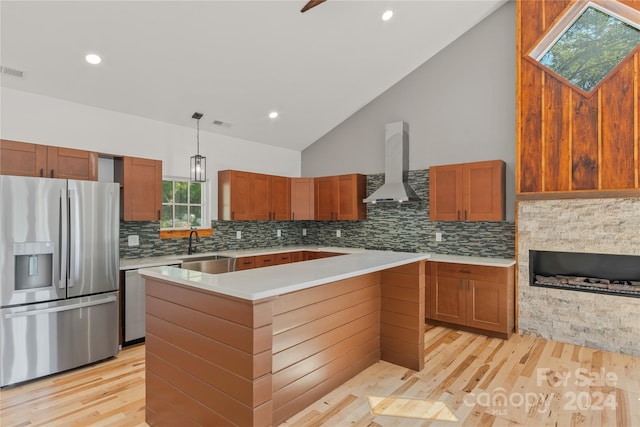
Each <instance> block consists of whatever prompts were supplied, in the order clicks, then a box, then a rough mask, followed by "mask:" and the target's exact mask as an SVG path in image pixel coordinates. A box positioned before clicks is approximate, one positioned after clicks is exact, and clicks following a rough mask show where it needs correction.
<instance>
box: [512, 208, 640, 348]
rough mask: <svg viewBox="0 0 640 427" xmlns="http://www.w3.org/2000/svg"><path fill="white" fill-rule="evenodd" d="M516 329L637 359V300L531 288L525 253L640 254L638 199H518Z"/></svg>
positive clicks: (639, 306) (639, 334) (639, 332)
mask: <svg viewBox="0 0 640 427" xmlns="http://www.w3.org/2000/svg"><path fill="white" fill-rule="evenodd" d="M517 210H518V217H517V244H518V246H517V261H518V278H517V283H518V295H517V297H518V308H519V310H518V327H519V331H520V333H522V334H525V335H534V336H540V337H543V338H547V339H551V340H556V341H561V342H566V343H570V344H576V345H582V346H586V347H590V348H595V349H601V350H607V351H612V352H616V353H625V354H631V355H634V356H640V339H639V337H640V298H625V297H621V296H615V295H602V294H594V293H587V292H572V291H567V290H561V289H547V288H541V287H533V286H529V250H530V249H531V250H544V251H560V252H591V253H603V254H622V255H640V198H639V199H635V198H623V199H619V198H611V199H567V200H527V201H519V202H518V206H517Z"/></svg>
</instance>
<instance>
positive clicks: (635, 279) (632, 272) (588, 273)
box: [529, 250, 640, 298]
mask: <svg viewBox="0 0 640 427" xmlns="http://www.w3.org/2000/svg"><path fill="white" fill-rule="evenodd" d="M529 284H530V285H531V286H540V287H544V288H555V289H566V290H571V291H580V292H594V293H600V294H609V295H619V296H627V297H636V298H640V256H637V255H611V254H596V253H580V252H553V251H532V250H530V251H529Z"/></svg>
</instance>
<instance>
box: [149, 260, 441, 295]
mask: <svg viewBox="0 0 640 427" xmlns="http://www.w3.org/2000/svg"><path fill="white" fill-rule="evenodd" d="M323 249H325V251H326V252H334V251H335V252H338V250H337V249H338V248H331V250H329V249H327V248H323ZM292 250H303V249H297V248H296V249H292ZM313 250H318V249H313ZM243 252H244V251H243ZM277 252H285V251H283V250H278V251H274V252H273V253H277ZM225 254H228V252H226V253H225ZM242 256H246V255H242ZM428 258H429V254H426V253H405V252H390V251H364V250H360V251H358V252H356V253H351V254H349V255H345V256H339V257H332V258H323V259H317V260H312V261H305V262H296V263H291V264H282V265H274V266H271V267H262V268H256V269H251V270H243V271H235V272H232V273H221V274H207V273H202V272H199V271H191V270H185V269H182V268H175V267H166V266H163V267H155V268H149V269H143V270H140V274H141V275H142V276H143V277H147V278H154V279H160V280H168V281H171V282H174V283H177V284H181V285H186V286H191V287H194V288H200V289H204V290H207V291H212V292H217V293H220V294H224V295H229V296H233V297H237V298H242V299H246V300H250V301H256V300H260V299H264V298H269V297H274V296H277V295H282V294H286V293H289V292H294V291H299V290H302V289H307V288H311V287H314V286H318V285H322V284H325V283H330V282H334V281H336V280H343V279H348V278H350V277H355V276H360V275H363V274H367V273H372V272H375V271H381V270H386V269H388V268H392V267H398V266H400V265H405V264H410V263H413V262H417V261H421V260H426V259H428Z"/></svg>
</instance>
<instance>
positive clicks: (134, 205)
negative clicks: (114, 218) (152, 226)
mask: <svg viewBox="0 0 640 427" xmlns="http://www.w3.org/2000/svg"><path fill="white" fill-rule="evenodd" d="M123 169H124V170H123V175H124V181H123V184H122V187H123V193H124V197H123V200H122V201H121V203H123V211H124V215H123V216H124V218H123V219H124V220H125V221H158V220H160V209H161V207H162V162H161V161H160V160H150V159H140V158H137V157H124V158H123Z"/></svg>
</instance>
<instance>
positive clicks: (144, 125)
mask: <svg viewBox="0 0 640 427" xmlns="http://www.w3.org/2000/svg"><path fill="white" fill-rule="evenodd" d="M0 108H1V109H0V137H1V138H3V139H11V140H16V141H25V142H32V143H38V144H45V145H56V146H62V147H70V148H81V149H85V150H91V151H97V152H100V153H106V154H114V155H124V156H136V157H145V158H151V159H158V160H162V168H163V175H164V176H175V177H188V176H189V157H191V156H193V155H194V154H195V151H196V130H195V125H196V123H195V120H193V126H192V127H183V126H177V125H172V124H168V123H164V122H159V121H155V120H151V119H146V118H143V117H137V116H132V115H129V114H122V113H117V112H113V111H109V110H104V109H100V108H95V107H90V106H87V105H82V104H77V103H73V102H68V101H63V100H60V99H56V98H50V97H45V96H40V95H35V94H32V93H27V92H22V91H16V90H13V89H8V88H1V89H0ZM185 114H188V115H191V112H186V113H185ZM200 154H201V155H203V156H206V158H207V178H208V180H209V181H210V182H211V191H210V198H209V201H210V205H211V217H212V218H213V219H216V218H217V212H218V208H217V205H218V200H217V197H218V196H217V194H218V191H217V185H218V184H217V178H218V170H223V169H238V170H247V171H252V172H262V173H268V174H274V175H284V176H300V170H301V159H300V156H301V155H300V152H299V151H294V150H288V149H284V148H278V147H273V146H269V145H266V144H261V143H258V142H253V141H247V140H243V139H238V138H231V137H228V136H223V135H216V134H213V133H208V132H204V131H203V130H202V129H201V130H200Z"/></svg>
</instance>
